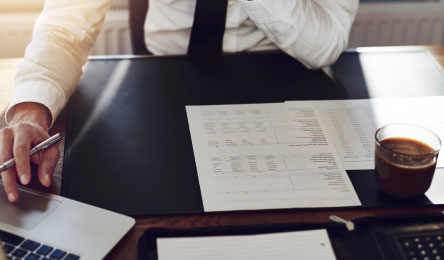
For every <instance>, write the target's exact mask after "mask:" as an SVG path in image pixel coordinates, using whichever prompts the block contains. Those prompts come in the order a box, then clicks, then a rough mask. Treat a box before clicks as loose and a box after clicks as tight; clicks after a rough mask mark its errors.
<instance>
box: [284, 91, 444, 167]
mask: <svg viewBox="0 0 444 260" xmlns="http://www.w3.org/2000/svg"><path fill="white" fill-rule="evenodd" d="M285 103H286V105H287V106H288V108H289V109H290V110H291V109H297V108H301V107H302V108H303V107H306V108H311V109H313V110H314V111H316V113H317V114H318V115H319V120H320V121H322V122H323V123H324V124H325V127H326V129H327V133H328V135H329V136H330V137H331V139H332V141H333V143H334V146H335V147H336V150H337V152H338V154H339V156H340V158H341V161H342V163H343V165H344V167H345V169H346V170H358V169H374V143H375V132H376V130H377V129H378V128H379V127H381V126H383V125H386V124H390V123H413V124H418V125H421V126H424V127H426V128H429V129H430V130H432V131H434V132H435V133H436V134H437V135H439V136H440V138H441V140H444V116H442V115H441V113H442V112H441V111H444V97H420V98H402V99H401V98H399V99H395V98H387V99H360V100H329V101H287V102H285ZM442 158H443V157H442V156H441V157H440V159H439V160H438V167H443V166H444V160H443V159H442Z"/></svg>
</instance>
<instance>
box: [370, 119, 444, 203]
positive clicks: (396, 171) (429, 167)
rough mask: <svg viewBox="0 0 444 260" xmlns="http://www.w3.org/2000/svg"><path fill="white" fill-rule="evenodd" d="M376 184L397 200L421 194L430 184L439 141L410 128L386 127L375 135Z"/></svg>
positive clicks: (419, 129)
mask: <svg viewBox="0 0 444 260" xmlns="http://www.w3.org/2000/svg"><path fill="white" fill-rule="evenodd" d="M375 140H376V144H375V174H376V183H377V184H378V185H379V188H380V189H381V190H383V191H385V192H386V193H388V194H390V195H393V196H395V197H398V198H403V199H406V198H412V197H416V196H420V195H422V194H424V193H425V192H426V191H427V190H428V189H429V187H430V184H431V183H432V179H433V174H434V172H435V168H436V162H437V160H438V153H439V149H440V147H441V140H440V139H439V137H438V136H437V135H436V134H435V133H433V132H432V131H430V130H428V129H426V128H424V127H421V126H418V125H413V124H389V125H385V126H383V127H381V128H379V129H378V130H377V131H376V134H375Z"/></svg>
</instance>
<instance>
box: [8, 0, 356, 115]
mask: <svg viewBox="0 0 444 260" xmlns="http://www.w3.org/2000/svg"><path fill="white" fill-rule="evenodd" d="M358 4H359V0H253V1H248V0H230V1H229V4H228V9H227V19H226V30H225V34H224V39H223V51H224V52H241V51H257V50H272V49H281V50H282V51H284V52H286V53H287V54H289V55H291V56H293V57H294V58H296V59H298V60H299V61H300V62H302V63H303V64H305V66H307V67H308V68H320V67H324V66H327V65H330V64H331V63H333V62H334V61H335V60H336V59H337V58H338V56H339V55H340V53H341V52H342V51H343V50H344V49H345V48H346V47H347V42H348V35H349V31H350V27H351V25H352V22H353V20H354V16H355V14H356V11H357V8H358ZM195 5H196V0H149V10H148V14H147V19H146V22H145V43H146V45H147V47H148V49H149V50H150V51H151V52H152V53H153V54H156V55H163V54H186V52H187V49H188V42H189V38H190V32H191V26H192V23H193V17H194V8H195ZM109 6H110V0H46V2H45V6H44V8H43V11H42V13H41V15H40V16H39V18H38V20H37V22H36V25H35V28H34V33H33V38H32V41H31V43H30V44H29V45H28V47H27V48H26V52H25V58H24V61H23V62H22V63H21V64H20V66H19V68H18V70H17V74H16V78H15V84H16V86H15V91H14V96H13V99H12V101H11V103H10V105H9V107H8V110H7V112H6V120H7V121H8V120H9V119H10V118H11V116H12V112H13V108H14V105H16V104H19V103H22V102H38V103H41V104H43V105H45V106H46V107H47V108H48V109H49V111H50V112H51V115H52V121H53V122H54V120H55V118H56V117H57V115H58V114H59V113H60V111H61V110H62V109H63V107H64V106H65V105H66V103H67V101H68V99H69V98H70V96H71V94H72V93H73V92H74V90H75V88H76V86H77V84H78V82H79V79H80V76H81V74H82V66H83V65H84V64H85V62H86V61H87V56H88V52H89V50H90V49H91V47H92V45H93V44H94V41H95V39H96V37H97V34H98V32H99V30H100V28H101V26H102V23H103V20H104V17H105V14H106V11H107V10H108V8H109Z"/></svg>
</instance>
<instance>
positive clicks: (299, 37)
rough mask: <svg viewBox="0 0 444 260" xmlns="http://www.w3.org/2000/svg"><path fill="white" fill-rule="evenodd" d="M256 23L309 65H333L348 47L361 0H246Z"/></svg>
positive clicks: (285, 50) (280, 45)
mask: <svg viewBox="0 0 444 260" xmlns="http://www.w3.org/2000/svg"><path fill="white" fill-rule="evenodd" d="M242 5H243V8H244V10H245V11H246V12H247V13H248V16H249V17H250V19H251V20H252V21H253V22H254V23H255V24H256V26H257V27H258V28H259V29H260V30H261V31H262V32H263V33H264V34H265V35H266V36H267V38H268V39H270V40H271V41H272V42H273V43H274V44H276V45H277V46H278V47H279V48H280V49H281V50H283V51H284V52H286V53H287V54H289V55H291V56H293V57H294V58H296V59H298V60H299V61H301V62H302V63H303V64H305V66H307V67H309V68H321V67H325V66H328V65H330V64H331V63H333V62H334V61H336V59H337V58H338V57H339V55H340V54H341V53H342V51H343V50H344V49H345V48H346V47H347V44H348V36H349V32H350V28H351V25H352V23H353V20H354V18H355V15H356V12H357V9H358V5H359V0H333V1H332V0H251V1H249V0H242Z"/></svg>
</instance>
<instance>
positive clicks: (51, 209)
mask: <svg viewBox="0 0 444 260" xmlns="http://www.w3.org/2000/svg"><path fill="white" fill-rule="evenodd" d="M19 193H20V199H19V201H18V202H16V203H14V204H12V203H10V202H9V201H8V199H7V197H6V195H5V192H4V187H3V183H2V182H1V180H0V237H1V239H0V240H3V241H2V242H0V244H2V246H3V250H4V251H5V253H6V254H7V255H8V256H9V257H10V259H16V258H17V259H27V260H28V259H31V260H32V259H39V260H42V259H63V260H77V259H82V260H87V259H88V260H98V259H102V258H104V257H105V256H106V254H107V253H108V252H109V251H110V250H111V248H112V247H113V246H114V245H116V244H117V242H118V241H119V240H120V239H121V238H122V237H123V236H124V235H125V234H126V233H127V232H128V230H129V229H130V228H131V227H132V226H133V225H134V223H135V221H134V219H133V218H131V217H127V216H124V215H121V214H117V213H114V212H111V211H108V210H104V209H101V208H97V207H94V206H90V205H87V204H84V203H80V202H77V201H73V200H70V199H67V198H64V197H60V196H56V195H50V194H43V193H38V192H35V191H31V190H27V189H20V191H19Z"/></svg>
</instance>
